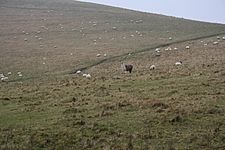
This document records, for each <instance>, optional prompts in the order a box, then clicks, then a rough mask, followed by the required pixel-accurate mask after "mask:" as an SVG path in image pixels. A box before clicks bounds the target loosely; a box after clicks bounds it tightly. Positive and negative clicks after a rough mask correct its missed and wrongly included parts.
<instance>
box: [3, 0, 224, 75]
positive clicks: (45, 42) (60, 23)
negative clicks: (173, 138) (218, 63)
mask: <svg viewBox="0 0 225 150" xmlns="http://www.w3.org/2000/svg"><path fill="white" fill-rule="evenodd" d="M0 7H1V10H0V12H1V16H0V22H1V28H0V38H1V39H0V41H1V43H0V49H1V56H0V57H1V59H0V60H1V64H2V65H1V66H0V69H1V70H2V71H23V72H26V73H27V74H33V73H35V74H43V73H44V72H48V73H52V72H61V71H63V72H64V71H70V70H72V69H74V68H77V67H78V68H79V67H80V66H86V65H89V64H92V63H93V62H95V61H99V58H96V54H98V53H101V54H104V53H106V54H107V55H108V57H110V56H117V55H121V54H124V53H128V52H133V51H138V50H142V49H145V48H149V47H153V46H157V45H160V44H165V43H170V42H175V41H181V40H187V39H192V38H196V37H202V36H208V35H214V34H217V33H219V34H220V33H221V32H225V26H224V25H219V24H210V23H203V22H196V21H191V20H185V19H179V18H174V17H166V16H162V15H156V14H148V13H141V12H135V11H130V10H125V9H119V8H114V7H108V6H102V5H96V4H90V3H81V2H77V1H71V0H70V1H68V0H66V1H64V0H48V1H45V0H31V1H30V0H20V1H16V0H13V1H9V0H8V1H7V0H3V1H1V5H0ZM114 27H115V28H114ZM170 37H171V38H172V40H169V38H170ZM43 63H44V65H43Z"/></svg>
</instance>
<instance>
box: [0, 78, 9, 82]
mask: <svg viewBox="0 0 225 150" xmlns="http://www.w3.org/2000/svg"><path fill="white" fill-rule="evenodd" d="M7 80H9V78H8V77H4V78H1V81H2V82H4V81H7Z"/></svg>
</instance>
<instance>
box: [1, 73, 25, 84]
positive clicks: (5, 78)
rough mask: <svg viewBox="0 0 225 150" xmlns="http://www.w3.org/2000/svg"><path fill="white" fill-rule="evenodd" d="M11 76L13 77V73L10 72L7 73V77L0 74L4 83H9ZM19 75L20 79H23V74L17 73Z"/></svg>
mask: <svg viewBox="0 0 225 150" xmlns="http://www.w3.org/2000/svg"><path fill="white" fill-rule="evenodd" d="M11 75H12V72H8V73H7V76H6V75H4V74H3V73H0V78H1V81H2V82H6V81H8V80H9V76H11ZM17 75H18V76H19V77H22V76H23V75H22V73H21V72H17Z"/></svg>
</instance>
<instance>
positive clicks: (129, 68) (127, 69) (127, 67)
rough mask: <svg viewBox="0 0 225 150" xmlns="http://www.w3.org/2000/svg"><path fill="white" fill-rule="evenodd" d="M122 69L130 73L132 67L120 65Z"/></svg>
mask: <svg viewBox="0 0 225 150" xmlns="http://www.w3.org/2000/svg"><path fill="white" fill-rule="evenodd" d="M122 67H123V69H124V71H128V72H130V73H131V72H132V70H133V65H124V64H122Z"/></svg>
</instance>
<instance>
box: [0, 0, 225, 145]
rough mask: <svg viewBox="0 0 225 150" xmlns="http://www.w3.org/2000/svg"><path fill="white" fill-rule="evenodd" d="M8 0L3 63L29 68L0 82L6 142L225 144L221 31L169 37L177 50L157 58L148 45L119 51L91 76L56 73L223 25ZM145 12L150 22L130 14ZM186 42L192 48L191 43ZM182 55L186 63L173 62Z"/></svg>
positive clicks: (6, 67)
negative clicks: (129, 68)
mask: <svg viewBox="0 0 225 150" xmlns="http://www.w3.org/2000/svg"><path fill="white" fill-rule="evenodd" d="M71 3H72V4H71ZM1 6H8V7H2V8H1V9H0V12H1V13H0V20H1V21H0V23H1V26H2V27H1V28H0V31H1V32H0V39H1V40H0V41H1V45H0V53H1V55H0V57H1V59H0V61H1V64H2V65H1V68H0V70H1V71H2V72H7V71H13V75H12V76H11V77H10V80H11V81H12V80H14V79H15V80H18V77H17V76H16V75H15V73H14V72H15V71H23V73H24V77H23V78H22V79H20V80H19V81H18V82H9V83H0V85H1V87H0V133H1V134H0V145H1V147H0V149H9V148H13V149H32V148H33V149H63V148H66V149H126V148H130V149H131V148H132V147H133V148H134V149H185V148H187V149H223V147H224V146H225V145H224V140H225V137H224V134H225V133H224V131H225V130H224V129H225V124H224V121H223V120H224V119H225V116H224V112H225V107H224V105H225V103H224V98H225V91H224V83H225V81H224V74H225V70H224V63H225V62H224V60H225V55H224V47H225V42H224V41H220V42H219V45H213V44H212V43H213V42H214V41H216V40H217V39H216V37H212V38H208V39H204V43H208V45H207V46H203V43H202V42H201V40H195V41H188V42H184V43H179V44H173V45H170V47H172V48H174V47H177V48H178V49H179V50H178V51H174V50H173V51H162V54H161V56H160V57H155V55H154V52H152V51H147V52H143V53H138V54H136V55H131V56H124V57H120V58H115V59H113V60H111V61H107V62H105V63H103V64H100V65H98V66H96V67H93V68H91V69H89V70H87V72H90V73H91V74H92V76H93V78H92V79H91V80H86V79H83V78H82V77H80V76H74V75H61V74H58V73H59V72H65V71H66V70H71V69H72V68H73V67H75V66H77V67H79V66H83V65H87V64H91V63H92V62H95V61H99V58H95V55H96V54H97V53H105V52H106V53H107V54H108V55H109V56H115V55H120V54H123V53H126V52H129V51H136V50H142V49H144V48H148V47H152V46H155V45H158V44H159V45H160V44H164V43H168V42H174V41H179V40H185V39H189V38H195V37H199V36H206V35H210V34H215V33H221V32H224V29H225V27H224V26H223V25H216V24H208V23H201V22H193V21H189V20H183V19H176V18H173V17H165V16H160V15H153V14H146V13H138V12H133V11H127V10H122V9H117V8H111V7H106V6H100V5H93V4H86V3H79V2H71V1H64V3H62V2H61V1H60V0H58V2H57V3H56V0H54V1H53V0H52V1H48V4H47V2H44V1H41V0H38V1H37V0H36V1H34V0H33V1H26V3H25V1H24V0H23V1H17V2H16V1H10V2H9V1H1ZM15 6H16V7H17V8H15ZM12 7H13V8H12ZM21 7H22V8H24V7H25V8H29V9H21ZM30 8H32V9H30ZM48 10H54V11H53V12H51V13H49V12H47V11H48ZM15 12H16V15H15ZM28 12H29V13H28ZM31 14H32V16H30V15H31ZM8 16H10V17H8ZM43 19H46V20H43ZM139 19H142V20H143V23H132V22H131V20H139ZM27 20H29V22H27ZM89 21H92V22H93V21H96V22H97V26H96V27H93V25H92V24H93V23H89ZM15 22H16V24H15ZM82 22H83V23H82ZM59 24H61V25H59ZM42 25H43V26H45V27H48V30H47V31H46V29H42V28H41V27H40V26H42ZM61 26H63V28H60V27H61ZM113 26H116V27H117V28H118V30H117V31H114V30H112V27H113ZM82 27H83V28H84V29H83V32H84V33H85V35H84V37H83V35H82V34H83V33H80V31H79V30H80V29H81V28H82ZM72 29H75V30H74V31H72ZM23 30H25V31H26V32H28V33H29V34H28V35H25V34H24V33H22V31H23ZM38 30H41V33H40V34H37V33H36V31H38ZM105 30H106V31H107V32H105ZM135 31H140V32H141V33H142V34H143V37H139V36H138V35H136V33H135ZM167 31H168V32H167ZM131 34H134V35H135V36H134V37H133V38H131V37H129V36H130V35H131ZM35 35H37V36H39V37H42V38H43V39H44V40H43V41H39V40H37V39H36V38H35V37H34V36H35ZM14 36H16V38H15V39H14ZM124 36H125V37H126V39H125V40H124V39H122V37H124ZM170 36H171V37H173V40H172V41H170V40H168V38H169V37H170ZM99 37H102V39H101V40H100V39H98V40H97V44H96V45H94V44H93V40H95V39H97V38H99ZM113 37H114V38H115V39H114V40H112V38H113ZM24 38H28V43H26V42H24V41H23V39H24ZM39 44H42V45H43V47H42V48H41V47H39ZM55 45H56V46H57V48H54V46H55ZM186 45H190V46H191V49H190V50H185V46H186ZM162 49H164V48H162ZM70 53H73V54H74V55H72V56H71V55H70ZM43 57H46V60H45V59H43ZM87 59H88V61H87ZM100 59H101V58H100ZM44 60H45V61H46V63H47V65H43V64H42V62H43V61H44ZM178 60H182V61H183V62H184V65H182V66H180V67H176V66H174V63H175V62H176V61H178ZM121 61H125V62H129V63H132V64H134V66H135V68H134V73H133V74H131V75H128V74H123V73H121V71H120V68H119V66H120V62H121ZM152 64H155V65H156V66H157V69H156V70H154V71H150V70H149V66H151V65H152ZM44 73H46V74H47V75H43V74H44ZM48 74H50V75H48ZM51 74H52V75H51ZM56 74H58V75H56ZM34 77H38V78H37V79H36V78H34Z"/></svg>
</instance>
